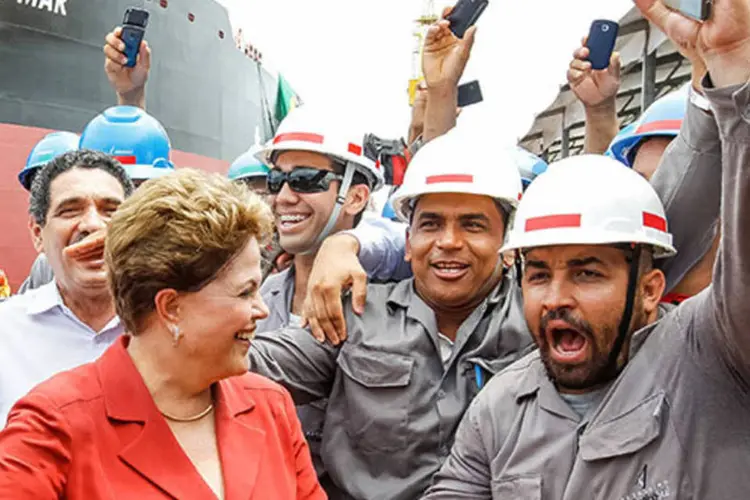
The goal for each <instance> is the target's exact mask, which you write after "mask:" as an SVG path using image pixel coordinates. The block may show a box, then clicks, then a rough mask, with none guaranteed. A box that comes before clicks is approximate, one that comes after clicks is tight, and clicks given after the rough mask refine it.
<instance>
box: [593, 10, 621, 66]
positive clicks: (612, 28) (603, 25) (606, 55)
mask: <svg viewBox="0 0 750 500" xmlns="http://www.w3.org/2000/svg"><path fill="white" fill-rule="evenodd" d="M619 30H620V25H618V24H617V23H616V22H614V21H607V20H604V19H597V20H596V21H594V22H593V23H591V30H590V31H589V38H588V40H587V42H586V47H588V49H589V62H590V63H591V67H592V68H593V69H605V68H608V67H609V60H610V59H611V58H612V51H614V50H615V42H616V41H617V33H618V31H619Z"/></svg>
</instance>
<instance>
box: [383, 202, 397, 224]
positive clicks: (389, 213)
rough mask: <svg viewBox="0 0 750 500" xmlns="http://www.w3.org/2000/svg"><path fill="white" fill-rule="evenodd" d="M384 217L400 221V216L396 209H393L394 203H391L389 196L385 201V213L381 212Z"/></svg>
mask: <svg viewBox="0 0 750 500" xmlns="http://www.w3.org/2000/svg"><path fill="white" fill-rule="evenodd" d="M381 215H382V217H383V218H384V219H391V220H394V221H398V220H399V219H398V216H397V215H396V211H395V210H393V203H391V198H390V197H389V198H388V201H386V202H385V205H384V206H383V213H382V214H381Z"/></svg>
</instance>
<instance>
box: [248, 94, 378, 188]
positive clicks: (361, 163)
mask: <svg viewBox="0 0 750 500" xmlns="http://www.w3.org/2000/svg"><path fill="white" fill-rule="evenodd" d="M335 120H336V117H332V116H331V113H330V112H328V113H325V112H324V111H318V110H317V109H316V108H314V107H311V106H309V105H303V106H300V107H298V108H295V109H294V110H293V111H292V112H291V113H289V115H288V116H287V117H286V118H285V119H284V121H282V122H281V124H280V125H279V129H278V130H277V131H276V135H275V136H274V138H273V139H272V140H271V141H269V142H268V143H267V144H266V146H265V147H264V148H263V149H262V150H261V151H260V152H259V153H258V159H259V160H261V161H262V162H264V163H266V164H268V165H272V164H273V160H274V158H275V156H276V154H277V153H281V152H283V151H311V152H314V153H320V154H323V155H326V156H329V157H332V158H334V159H338V160H339V161H341V162H343V163H344V164H346V165H348V166H353V167H354V168H355V169H356V171H358V172H361V173H362V174H363V175H364V176H365V177H366V178H367V180H368V182H369V184H370V189H371V190H372V191H376V190H377V189H380V187H382V186H383V184H384V183H385V181H384V178H383V173H382V172H381V167H380V163H379V162H377V161H375V160H372V159H370V158H368V157H367V156H365V149H364V144H363V142H364V138H365V134H364V133H361V134H358V133H357V132H354V131H352V127H350V126H348V124H347V123H346V120H344V119H341V121H340V122H335ZM355 128H356V127H355Z"/></svg>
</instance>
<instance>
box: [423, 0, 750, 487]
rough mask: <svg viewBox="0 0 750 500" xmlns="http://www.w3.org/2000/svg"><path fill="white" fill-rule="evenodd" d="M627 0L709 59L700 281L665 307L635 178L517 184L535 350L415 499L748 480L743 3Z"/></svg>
mask: <svg viewBox="0 0 750 500" xmlns="http://www.w3.org/2000/svg"><path fill="white" fill-rule="evenodd" d="M636 3H637V5H638V7H639V8H640V9H641V11H642V12H643V13H644V15H645V16H646V17H648V18H649V19H650V20H651V21H652V22H654V23H655V24H656V25H657V26H659V27H660V28H662V29H664V30H665V31H666V32H667V34H668V35H669V36H670V37H671V38H672V39H673V40H674V41H675V42H680V43H682V44H686V45H688V46H692V47H696V48H697V50H698V53H699V54H700V55H701V57H702V58H703V59H704V61H705V63H706V67H707V69H708V76H707V77H706V78H705V79H704V88H705V91H706V97H707V98H708V100H709V101H710V103H711V108H712V110H713V113H714V116H715V120H716V123H717V124H718V128H719V131H720V137H721V145H722V199H721V217H720V220H721V234H722V238H721V241H720V244H719V251H718V255H717V262H716V266H715V267H714V273H713V278H712V282H711V285H710V286H709V287H708V288H707V289H706V290H704V291H703V292H701V293H699V294H698V295H696V296H695V297H693V298H692V299H689V300H687V301H685V302H683V303H682V304H681V305H680V306H679V307H677V308H675V309H673V310H672V311H671V312H670V313H666V314H665V312H664V310H663V309H662V308H660V307H659V302H660V300H661V296H662V293H663V291H664V288H665V278H664V275H663V274H662V272H661V271H660V270H658V269H656V268H655V267H654V260H655V259H658V258H659V257H664V256H667V255H669V254H670V253H672V251H673V250H672V248H671V247H672V245H671V237H670V235H669V234H668V233H667V227H666V221H665V220H663V218H662V214H663V210H662V208H661V206H660V204H659V202H658V199H657V198H656V195H655V193H654V192H653V191H650V192H649V188H648V185H647V184H646V181H645V180H642V179H641V178H640V177H639V176H638V175H637V174H636V173H635V172H633V171H631V170H626V169H624V168H623V167H622V166H619V165H617V164H612V163H611V161H612V160H607V159H605V158H601V157H584V158H575V159H570V160H566V162H564V163H565V165H563V163H561V164H559V165H557V166H553V167H552V168H551V169H550V171H549V172H548V173H547V174H545V176H542V177H540V178H539V179H538V180H537V184H536V185H534V186H532V187H531V189H530V190H529V191H527V193H526V196H525V198H524V200H523V201H522V202H521V205H520V207H519V210H518V214H517V219H516V225H515V226H514V230H513V232H512V233H511V236H510V238H509V241H508V244H507V245H506V247H505V249H506V250H517V251H519V252H520V253H521V255H522V256H523V262H524V275H523V299H524V312H525V316H526V320H527V322H528V324H529V327H530V329H531V331H532V333H533V335H534V337H535V338H536V340H537V342H538V344H539V346H540V350H539V352H538V353H534V354H532V355H529V356H527V357H525V358H524V359H521V360H519V361H518V362H517V363H516V364H514V365H512V366H510V367H509V368H508V369H507V370H506V371H505V372H503V373H502V374H500V375H499V376H497V377H495V379H493V380H492V381H491V382H490V384H489V385H488V387H487V389H486V390H485V391H484V392H483V393H482V394H480V395H479V396H478V397H477V399H476V400H475V401H474V403H473V404H472V406H471V407H470V408H469V410H468V411H467V413H466V416H465V417H464V420H463V421H462V423H461V425H460V427H459V430H458V432H457V435H456V441H455V444H454V448H453V450H452V452H451V455H450V457H449V459H448V460H447V461H446V462H445V464H444V466H443V468H442V469H441V471H440V472H439V473H438V474H437V475H436V479H435V483H434V485H433V487H432V488H431V490H430V492H429V493H428V494H427V495H426V497H425V498H427V499H429V500H437V499H451V500H454V499H462V498H463V499H466V498H471V499H482V498H485V499H489V498H592V497H595V498H613V499H631V498H633V499H642V498H643V499H645V498H654V499H655V498H712V499H713V498H745V497H746V496H747V492H748V491H750V478H749V477H748V474H747V470H748V467H749V466H750V457H749V456H748V453H747V449H748V445H750V424H748V421H749V418H750V390H748V387H750V338H748V333H747V327H746V325H747V324H748V322H749V321H750V309H748V306H747V300H746V297H745V295H746V292H747V282H748V278H750V277H749V276H748V268H747V263H748V261H750V224H749V223H748V218H747V213H748V211H749V210H750V176H749V175H748V172H747V169H748V164H749V163H748V161H749V160H750V147H749V146H748V141H747V138H748V136H750V119H749V118H748V103H750V2H748V0H721V1H719V0H717V1H716V2H714V4H713V13H712V17H711V19H709V20H708V21H706V22H704V23H697V22H695V21H692V20H689V19H687V18H685V17H683V16H682V15H680V14H678V13H677V12H674V11H672V10H669V9H667V7H666V6H665V5H664V4H663V3H662V2H661V1H660V0H637V2H636ZM565 170H567V171H565ZM626 174H627V175H626ZM636 181H637V182H636ZM639 183H640V186H638V184H639ZM560 193H564V194H565V195H564V196H560ZM550 196H556V197H557V201H556V203H554V204H552V203H550Z"/></svg>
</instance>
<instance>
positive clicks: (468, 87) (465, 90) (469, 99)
mask: <svg viewBox="0 0 750 500" xmlns="http://www.w3.org/2000/svg"><path fill="white" fill-rule="evenodd" d="M483 99H484V98H483V97H482V88H481V87H480V86H479V81H478V80H474V81H473V82H469V83H464V84H463V85H459V86H458V107H459V108H465V107H466V106H471V105H472V104H476V103H478V102H482V100H483Z"/></svg>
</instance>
